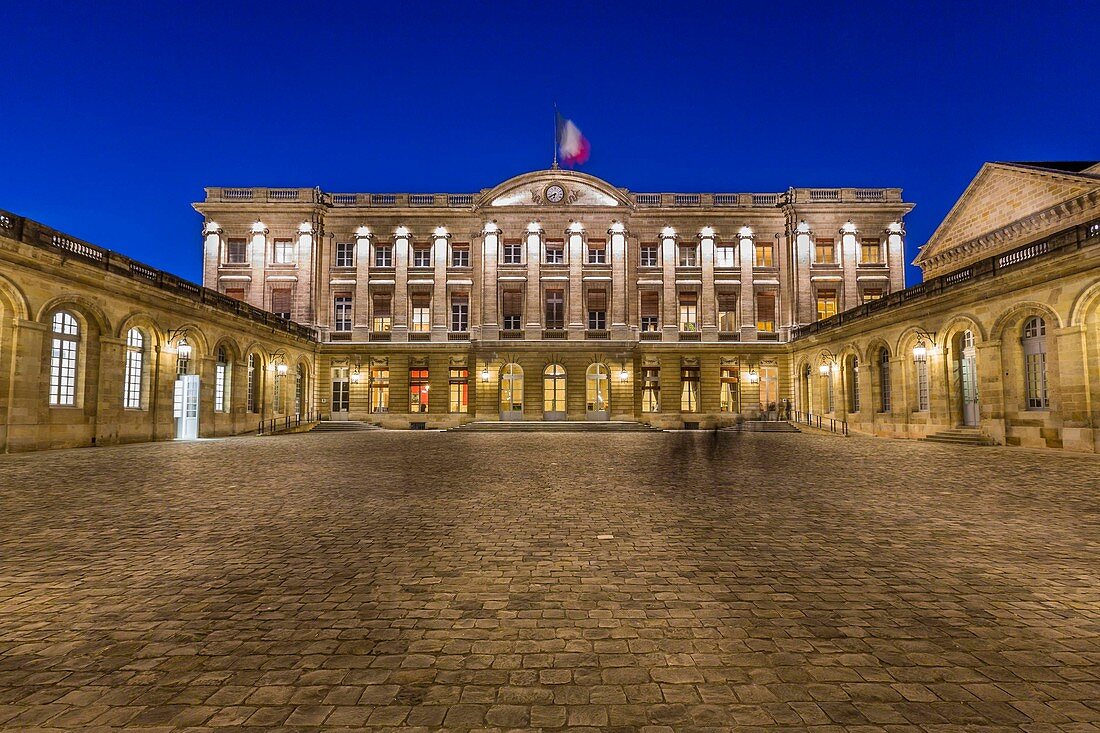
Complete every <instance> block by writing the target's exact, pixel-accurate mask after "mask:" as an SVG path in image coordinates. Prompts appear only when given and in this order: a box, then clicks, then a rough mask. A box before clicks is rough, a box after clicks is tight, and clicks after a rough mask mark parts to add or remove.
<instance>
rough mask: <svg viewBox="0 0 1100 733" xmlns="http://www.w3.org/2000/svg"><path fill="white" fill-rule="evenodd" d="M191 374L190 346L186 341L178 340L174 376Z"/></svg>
mask: <svg viewBox="0 0 1100 733" xmlns="http://www.w3.org/2000/svg"><path fill="white" fill-rule="evenodd" d="M190 373H191V345H190V344H189V343H188V342H187V339H180V340H179V342H178V343H177V344H176V376H177V377H182V376H183V375H185V374H190Z"/></svg>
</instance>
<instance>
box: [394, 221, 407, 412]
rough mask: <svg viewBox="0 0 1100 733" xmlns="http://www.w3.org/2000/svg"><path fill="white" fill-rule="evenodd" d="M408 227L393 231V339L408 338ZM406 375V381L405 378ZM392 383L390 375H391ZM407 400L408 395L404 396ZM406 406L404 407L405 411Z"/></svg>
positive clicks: (403, 339) (400, 227)
mask: <svg viewBox="0 0 1100 733" xmlns="http://www.w3.org/2000/svg"><path fill="white" fill-rule="evenodd" d="M411 239H412V235H410V234H409V230H408V228H406V227H404V226H399V227H397V229H396V231H394V233H393V340H394V341H408V340H409V243H410V240H411ZM407 376H408V375H406V381H408V380H407ZM391 384H392V375H391ZM405 401H406V402H408V395H406V396H405ZM407 411H408V408H407V407H406V412H407Z"/></svg>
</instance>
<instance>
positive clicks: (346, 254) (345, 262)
mask: <svg viewBox="0 0 1100 733" xmlns="http://www.w3.org/2000/svg"><path fill="white" fill-rule="evenodd" d="M336 266H337V267H355V242H337V243H336Z"/></svg>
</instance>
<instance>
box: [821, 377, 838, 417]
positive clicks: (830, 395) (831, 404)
mask: <svg viewBox="0 0 1100 733" xmlns="http://www.w3.org/2000/svg"><path fill="white" fill-rule="evenodd" d="M822 379H824V380H825V412H827V413H830V414H831V413H833V412H836V394H835V393H834V392H833V370H832V367H829V368H827V369H826V370H825V373H824V374H823V375H822Z"/></svg>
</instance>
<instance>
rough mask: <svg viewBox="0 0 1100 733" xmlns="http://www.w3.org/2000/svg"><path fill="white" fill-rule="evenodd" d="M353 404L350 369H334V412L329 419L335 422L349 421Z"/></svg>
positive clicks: (332, 411)
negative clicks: (349, 412)
mask: <svg viewBox="0 0 1100 733" xmlns="http://www.w3.org/2000/svg"><path fill="white" fill-rule="evenodd" d="M350 403H351V384H350V383H349V379H348V367H333V368H332V410H331V411H330V412H331V414H330V415H329V417H330V418H331V419H333V420H347V419H348V408H349V407H350Z"/></svg>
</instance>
